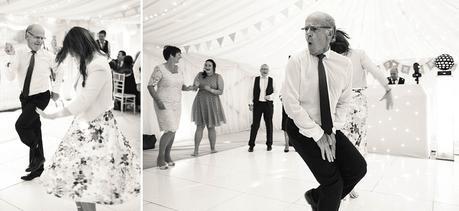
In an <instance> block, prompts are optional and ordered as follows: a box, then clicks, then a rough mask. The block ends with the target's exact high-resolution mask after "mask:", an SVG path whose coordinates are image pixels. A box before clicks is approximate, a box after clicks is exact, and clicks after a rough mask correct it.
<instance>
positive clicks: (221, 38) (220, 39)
mask: <svg viewBox="0 0 459 211" xmlns="http://www.w3.org/2000/svg"><path fill="white" fill-rule="evenodd" d="M223 38H224V37H219V38H217V42H218V44H219V45H220V47H221V46H222V43H223Z"/></svg>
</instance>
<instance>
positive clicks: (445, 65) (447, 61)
mask: <svg viewBox="0 0 459 211" xmlns="http://www.w3.org/2000/svg"><path fill="white" fill-rule="evenodd" d="M435 66H436V67H437V68H438V69H440V70H449V69H451V68H452V67H453V66H454V59H453V57H452V56H450V55H449V54H442V55H440V56H438V57H437V58H436V59H435Z"/></svg>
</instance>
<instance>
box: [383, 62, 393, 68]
mask: <svg viewBox="0 0 459 211" xmlns="http://www.w3.org/2000/svg"><path fill="white" fill-rule="evenodd" d="M383 64H384V68H386V70H388V69H390V68H391V67H392V60H387V61H386V62H384V63H383Z"/></svg>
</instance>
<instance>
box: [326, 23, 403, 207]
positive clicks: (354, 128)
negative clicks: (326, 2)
mask: <svg viewBox="0 0 459 211" xmlns="http://www.w3.org/2000/svg"><path fill="white" fill-rule="evenodd" d="M335 39H336V40H335V41H334V42H333V43H331V44H330V48H331V50H333V51H335V52H337V53H339V54H341V55H344V56H346V57H348V58H349V59H350V60H351V61H352V67H353V74H352V94H353V95H352V103H351V108H350V109H349V116H348V117H347V119H348V121H347V123H346V124H345V126H344V128H343V131H342V132H343V133H344V134H345V135H346V137H348V138H349V140H350V141H352V143H353V144H354V145H355V147H356V148H357V149H358V150H359V152H360V153H362V155H366V153H367V130H368V128H367V117H368V102H367V96H366V95H365V91H366V89H367V74H368V73H370V74H371V75H372V76H373V77H374V78H376V80H378V82H379V83H380V85H381V86H382V87H383V88H384V89H385V90H386V93H385V94H384V96H383V97H382V98H381V100H383V99H385V100H386V108H387V109H390V108H392V107H393V104H394V103H393V97H392V93H391V89H390V87H389V85H388V84H387V80H386V77H385V76H384V74H383V73H382V71H380V70H378V69H377V68H376V65H375V64H374V63H373V62H372V61H371V60H370V58H369V57H368V56H367V55H366V53H365V51H363V50H360V49H351V48H350V46H349V42H348V41H347V39H349V35H348V34H347V33H346V32H344V31H342V30H336V38H335ZM349 196H350V197H351V198H357V197H358V194H357V192H356V191H355V190H353V191H351V192H350V193H349Z"/></svg>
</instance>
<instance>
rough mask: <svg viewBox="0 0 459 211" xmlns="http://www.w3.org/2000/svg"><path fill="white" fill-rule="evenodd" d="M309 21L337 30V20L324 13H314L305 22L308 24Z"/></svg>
mask: <svg viewBox="0 0 459 211" xmlns="http://www.w3.org/2000/svg"><path fill="white" fill-rule="evenodd" d="M308 19H309V20H310V21H312V20H314V21H316V22H317V23H320V24H321V25H323V26H329V27H332V28H333V29H335V28H336V25H335V19H334V18H333V17H332V16H331V15H329V14H327V13H324V12H313V13H311V14H310V15H309V16H308V17H306V21H305V22H307V21H308Z"/></svg>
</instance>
